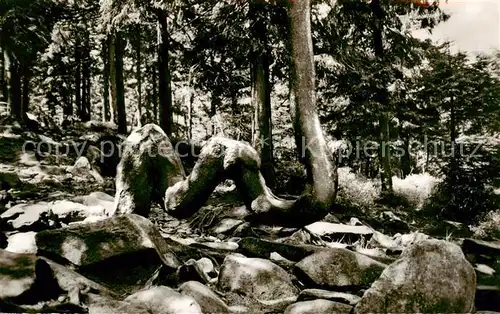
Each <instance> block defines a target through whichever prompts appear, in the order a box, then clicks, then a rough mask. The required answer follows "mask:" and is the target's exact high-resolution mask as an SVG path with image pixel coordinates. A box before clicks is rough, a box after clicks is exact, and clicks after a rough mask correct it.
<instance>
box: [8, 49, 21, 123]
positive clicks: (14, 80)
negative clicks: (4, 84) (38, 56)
mask: <svg viewBox="0 0 500 314" xmlns="http://www.w3.org/2000/svg"><path fill="white" fill-rule="evenodd" d="M9 71H10V97H9V98H10V108H11V109H10V110H11V111H10V112H11V115H12V116H13V117H14V118H15V119H16V120H17V121H19V122H20V121H22V109H21V94H22V92H21V73H20V72H21V69H20V67H19V63H18V62H17V60H15V59H14V58H11V60H10V67H9Z"/></svg>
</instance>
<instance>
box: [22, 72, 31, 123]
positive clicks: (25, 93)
mask: <svg viewBox="0 0 500 314" xmlns="http://www.w3.org/2000/svg"><path fill="white" fill-rule="evenodd" d="M21 76H22V100H21V104H22V105H21V118H22V120H23V121H26V119H27V118H28V116H27V113H28V111H29V105H30V79H31V69H30V66H29V65H28V64H23V65H21Z"/></svg>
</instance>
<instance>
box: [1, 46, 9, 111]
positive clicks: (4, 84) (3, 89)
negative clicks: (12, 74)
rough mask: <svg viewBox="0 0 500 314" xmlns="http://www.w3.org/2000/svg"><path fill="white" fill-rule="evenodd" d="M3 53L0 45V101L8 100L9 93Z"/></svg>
mask: <svg viewBox="0 0 500 314" xmlns="http://www.w3.org/2000/svg"><path fill="white" fill-rule="evenodd" d="M5 63H6V62H5V53H4V49H3V47H2V46H1V45H0V92H1V93H2V98H1V101H3V102H8V101H9V95H8V89H7V79H6V75H5V74H6V72H7V71H6V69H5V66H6V64H5Z"/></svg>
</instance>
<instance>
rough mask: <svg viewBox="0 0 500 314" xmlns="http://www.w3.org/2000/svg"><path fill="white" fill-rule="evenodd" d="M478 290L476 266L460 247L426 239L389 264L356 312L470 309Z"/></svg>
mask: <svg viewBox="0 0 500 314" xmlns="http://www.w3.org/2000/svg"><path fill="white" fill-rule="evenodd" d="M475 291H476V274H475V272H474V268H473V267H472V266H471V265H470V263H469V262H468V261H467V260H466V259H465V257H464V254H463V253H462V251H461V250H460V247H458V246H457V245H455V244H453V243H450V242H446V241H441V240H424V241H420V242H418V243H416V244H414V245H413V246H411V247H409V248H408V249H406V250H405V251H404V252H403V254H402V255H401V258H400V259H399V260H397V261H396V262H394V263H392V264H391V265H390V266H389V267H387V268H386V270H385V271H384V272H383V273H382V275H381V276H380V278H379V279H378V280H377V281H376V282H375V283H373V285H372V286H371V288H370V289H368V290H367V291H366V292H365V294H364V295H363V297H362V299H361V301H360V302H359V303H358V304H357V305H356V308H355V313H358V314H360V313H469V312H471V311H472V310H473V306H474V294H475Z"/></svg>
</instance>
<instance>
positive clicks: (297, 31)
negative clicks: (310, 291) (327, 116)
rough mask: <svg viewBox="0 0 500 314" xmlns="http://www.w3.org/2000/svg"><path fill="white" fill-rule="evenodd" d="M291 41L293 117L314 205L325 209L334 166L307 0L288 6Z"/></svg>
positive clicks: (332, 192)
mask: <svg viewBox="0 0 500 314" xmlns="http://www.w3.org/2000/svg"><path fill="white" fill-rule="evenodd" d="M289 15H290V23H291V44H292V73H291V79H292V87H293V94H294V96H295V100H296V104H297V105H296V106H295V107H296V108H295V109H296V113H295V114H296V117H297V120H298V125H296V126H299V127H300V129H299V130H296V133H298V134H301V135H302V143H301V147H300V148H301V155H303V156H305V166H306V169H307V176H308V183H309V187H310V188H312V190H311V191H310V192H311V196H312V201H313V203H314V205H315V206H317V207H319V208H322V209H328V208H330V206H331V205H332V204H333V202H334V201H335V196H336V192H337V169H336V167H335V165H334V162H333V159H332V154H331V152H330V151H329V149H328V147H327V145H326V140H325V138H324V135H323V131H322V130H321V124H320V122H319V116H318V111H317V107H316V95H315V70H314V59H313V57H314V54H313V45H312V35H311V3H310V0H301V1H292V2H291V4H290V7H289Z"/></svg>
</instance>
